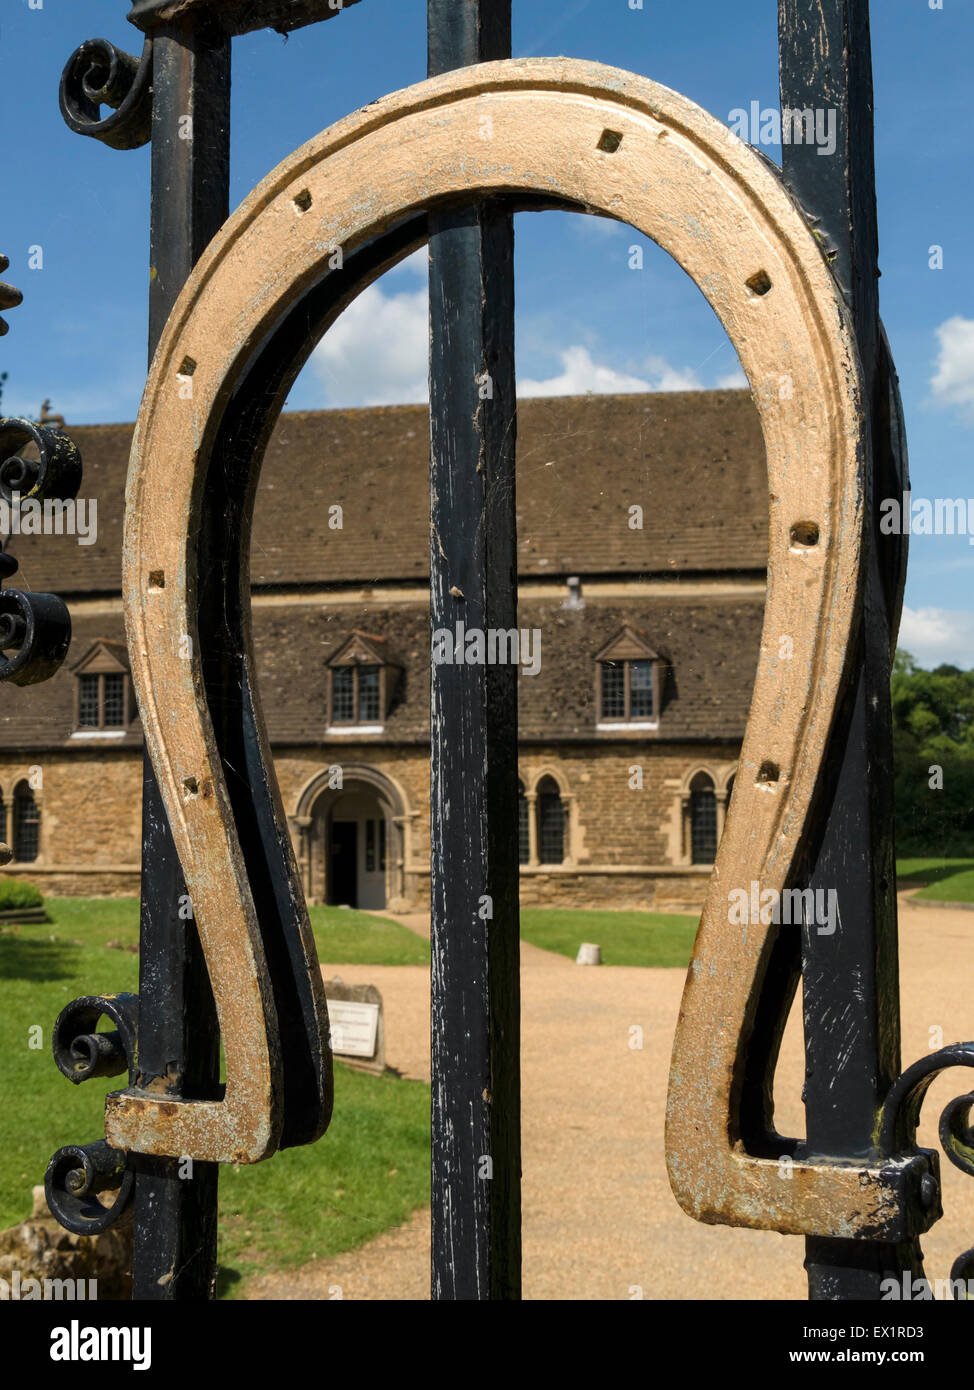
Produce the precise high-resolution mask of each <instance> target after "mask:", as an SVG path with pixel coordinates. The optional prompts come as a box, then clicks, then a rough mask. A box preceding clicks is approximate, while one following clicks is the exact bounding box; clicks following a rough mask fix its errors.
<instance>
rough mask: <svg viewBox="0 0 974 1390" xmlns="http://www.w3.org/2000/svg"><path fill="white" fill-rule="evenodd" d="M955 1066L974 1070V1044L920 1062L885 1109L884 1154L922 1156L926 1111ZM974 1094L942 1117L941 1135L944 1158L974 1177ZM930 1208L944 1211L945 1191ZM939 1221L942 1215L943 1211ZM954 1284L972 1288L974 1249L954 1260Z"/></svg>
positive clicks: (935, 1194) (935, 1193) (895, 1089)
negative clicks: (933, 1090)
mask: <svg viewBox="0 0 974 1390" xmlns="http://www.w3.org/2000/svg"><path fill="white" fill-rule="evenodd" d="M950 1067H974V1042H963V1043H952V1044H951V1045H950V1046H949V1047H943V1048H941V1049H940V1051H939V1052H932V1053H931V1054H930V1056H929V1057H921V1059H920V1061H919V1062H914V1064H913V1066H912V1067H908V1068H907V1069H906V1071H905V1072H904V1073H903V1075H902V1076H901V1077H900V1078H899V1080H898V1081H897V1082H896V1084H895V1085H894V1086H893V1088H892V1089H891V1091H890V1093H889V1095H888V1096H887V1098H886V1104H885V1105H884V1107H883V1118H882V1127H881V1131H880V1143H881V1145H882V1148H883V1152H884V1153H909V1152H914V1153H915V1152H921V1151H920V1150H919V1149H918V1146H917V1142H916V1132H917V1125H918V1124H919V1122H920V1111H921V1109H922V1107H923V1102H924V1099H925V1097H926V1094H927V1092H928V1091H929V1089H930V1087H931V1086H932V1085H933V1083H934V1081H936V1079H937V1077H938V1076H941V1075H942V1074H943V1073H944V1072H945V1071H947V1070H948V1069H949V1068H950ZM972 1112H974V1091H969V1092H968V1093H967V1094H966V1095H962V1096H957V1097H956V1099H954V1100H952V1101H950V1102H949V1103H948V1104H947V1105H946V1106H945V1107H944V1109H943V1111H942V1112H941V1115H940V1123H939V1126H938V1133H939V1137H940V1143H941V1145H942V1146H943V1150H944V1153H945V1154H946V1155H947V1157H948V1158H949V1159H950V1161H951V1163H953V1164H954V1166H955V1167H956V1168H959V1169H960V1170H961V1172H962V1173H966V1174H967V1175H968V1176H969V1177H974V1125H972V1123H971V1117H972ZM928 1201H929V1203H930V1205H931V1206H932V1205H934V1204H936V1206H937V1207H938V1209H939V1206H940V1193H939V1189H937V1190H934V1189H931V1190H930V1191H929V1195H928ZM937 1214H938V1216H939V1215H940V1214H941V1213H940V1211H939V1210H938V1213H937ZM950 1277H951V1280H952V1281H953V1283H954V1284H955V1286H956V1284H957V1283H958V1282H959V1283H962V1284H963V1285H965V1286H967V1287H970V1281H971V1280H974V1247H972V1248H971V1249H970V1250H965V1251H964V1252H963V1254H961V1255H959V1256H958V1257H957V1259H956V1260H955V1261H954V1263H953V1266H952V1268H951V1271H950Z"/></svg>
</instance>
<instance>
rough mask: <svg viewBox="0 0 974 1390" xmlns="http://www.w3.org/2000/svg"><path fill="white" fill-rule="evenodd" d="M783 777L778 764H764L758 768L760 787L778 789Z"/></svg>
mask: <svg viewBox="0 0 974 1390" xmlns="http://www.w3.org/2000/svg"><path fill="white" fill-rule="evenodd" d="M780 776H781V769H780V768H779V766H778V764H777V763H772V762H763V763H762V764H761V766H760V767H759V768H758V776H757V784H758V786H759V787H776V786H777V785H778V779H779V777H780Z"/></svg>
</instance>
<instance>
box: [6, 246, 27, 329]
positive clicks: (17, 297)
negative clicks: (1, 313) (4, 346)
mask: <svg viewBox="0 0 974 1390" xmlns="http://www.w3.org/2000/svg"><path fill="white" fill-rule="evenodd" d="M9 267H10V261H9V259H8V258H7V257H6V256H0V275H2V274H3V272H4V271H5V270H7V269H9ZM23 299H24V296H23V295H22V294H21V292H20V290H18V289H15V288H14V286H13V285H8V284H7V282H6V281H5V280H0V309H16V307H17V305H18V304H21V303H23ZM9 331H10V325H9V323H8V322H7V320H6V319H5V318H3V317H0V338H2V337H4V336H5V335H6V334H7V333H8V332H9Z"/></svg>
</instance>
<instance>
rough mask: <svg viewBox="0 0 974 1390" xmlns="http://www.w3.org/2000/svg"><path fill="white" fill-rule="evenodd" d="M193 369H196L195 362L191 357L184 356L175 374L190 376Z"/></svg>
mask: <svg viewBox="0 0 974 1390" xmlns="http://www.w3.org/2000/svg"><path fill="white" fill-rule="evenodd" d="M195 371H196V363H195V362H194V361H193V359H192V357H184V358H183V360H182V363H181V364H180V367H179V370H178V371H177V373H176V375H177V376H192V375H193V373H194V372H195Z"/></svg>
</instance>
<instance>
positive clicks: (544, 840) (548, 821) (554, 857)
mask: <svg viewBox="0 0 974 1390" xmlns="http://www.w3.org/2000/svg"><path fill="white" fill-rule="evenodd" d="M538 857H539V859H540V860H541V863H542V864H561V863H562V862H563V861H564V858H565V808H564V806H563V805H562V801H561V792H560V791H559V790H558V787H557V784H556V783H555V782H553V781H552V779H551V778H546V779H545V781H544V782H542V783H541V787H540V789H539V791H538Z"/></svg>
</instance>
